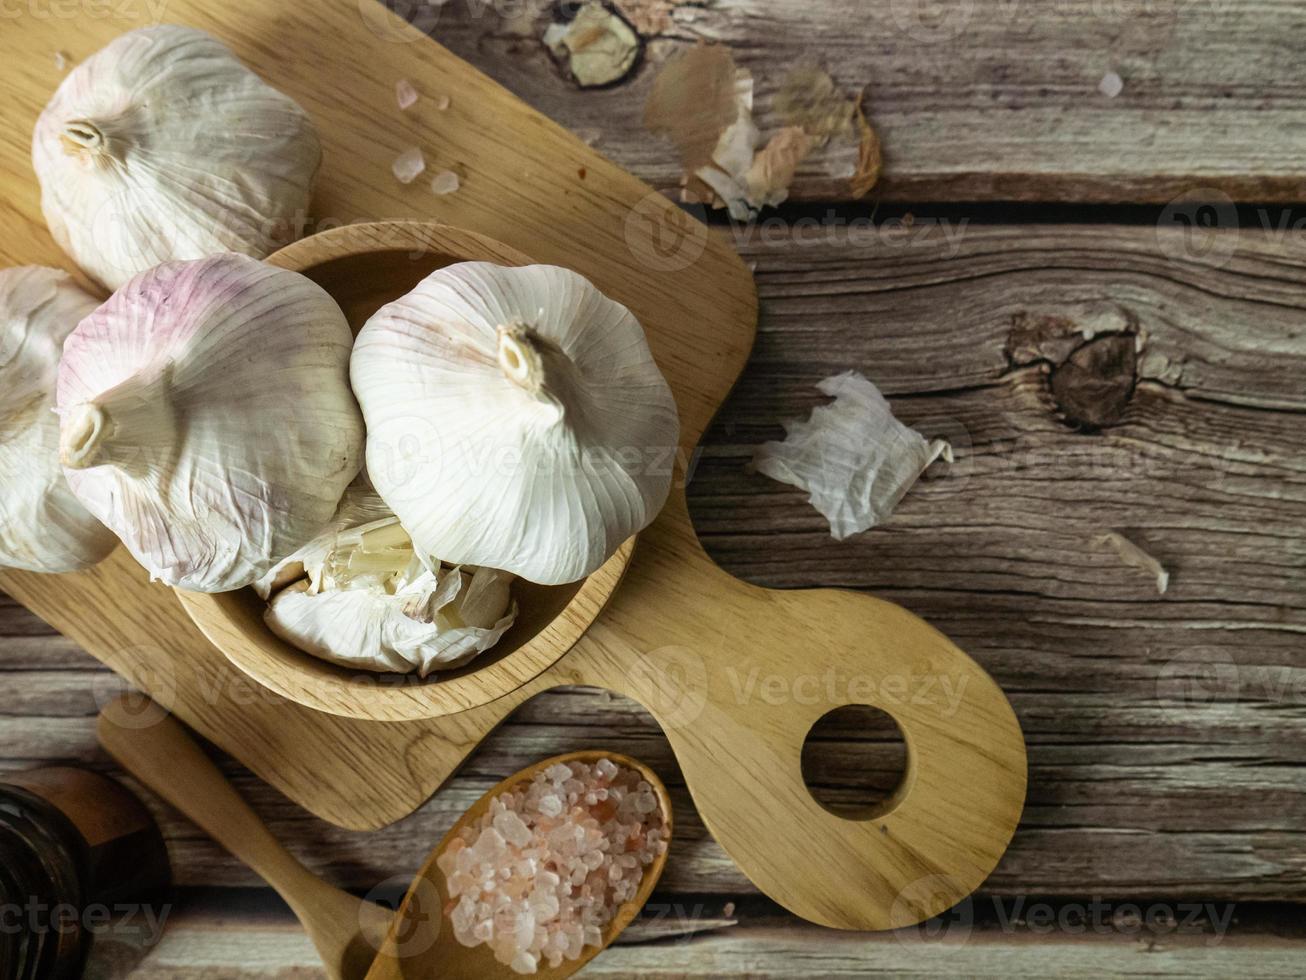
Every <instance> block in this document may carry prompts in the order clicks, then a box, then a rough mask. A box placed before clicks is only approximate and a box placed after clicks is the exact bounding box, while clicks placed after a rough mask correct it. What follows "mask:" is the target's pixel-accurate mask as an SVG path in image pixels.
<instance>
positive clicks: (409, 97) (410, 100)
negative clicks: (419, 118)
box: [395, 78, 417, 109]
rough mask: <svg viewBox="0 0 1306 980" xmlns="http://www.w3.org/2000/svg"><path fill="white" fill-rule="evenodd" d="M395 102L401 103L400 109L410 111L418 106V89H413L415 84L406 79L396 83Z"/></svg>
mask: <svg viewBox="0 0 1306 980" xmlns="http://www.w3.org/2000/svg"><path fill="white" fill-rule="evenodd" d="M395 101H396V102H398V103H399V108H400V109H410V108H412V107H413V106H414V105H416V104H417V89H415V88H413V83H412V82H410V81H409V80H408V79H406V78H401V79H399V81H397V82H395Z"/></svg>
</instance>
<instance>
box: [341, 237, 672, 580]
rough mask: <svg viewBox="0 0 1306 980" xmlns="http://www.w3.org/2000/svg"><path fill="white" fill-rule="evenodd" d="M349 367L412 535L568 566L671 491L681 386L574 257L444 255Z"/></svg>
mask: <svg viewBox="0 0 1306 980" xmlns="http://www.w3.org/2000/svg"><path fill="white" fill-rule="evenodd" d="M350 376H351V378H352V381H353V385H354V392H355V394H356V395H357V396H358V400H359V403H360V404H361V405H362V407H363V415H364V418H365V419H366V420H367V426H368V437H367V464H368V472H369V474H370V476H371V478H372V482H373V483H374V485H375V486H376V489H377V490H378V492H379V493H380V494H381V496H382V498H383V499H384V500H385V501H386V503H387V504H389V505H390V507H391V509H392V510H393V511H394V512H395V514H397V515H398V517H399V519H400V521H401V522H402V523H403V526H404V527H405V528H406V529H407V530H408V532H409V533H410V534H411V535H412V536H413V541H414V543H415V544H416V545H417V549H418V551H419V552H422V553H426V554H432V555H439V556H440V558H442V559H443V560H444V561H447V562H450V563H452V564H459V565H475V566H488V567H491V568H501V569H504V570H506V571H509V572H512V573H514V574H516V575H520V576H521V577H523V578H525V579H528V580H530V581H532V582H539V583H541V584H544V585H557V584H562V583H565V582H574V581H576V580H577V579H580V578H583V577H585V576H586V575H589V574H590V573H592V572H593V571H594V570H595V569H597V568H598V567H599V566H600V565H602V564H603V562H604V561H606V560H607V559H608V558H609V557H610V556H611V555H612V554H613V552H615V551H616V549H617V548H618V547H619V546H620V545H621V543H622V542H623V541H624V540H626V539H627V538H628V537H630V536H631V535H632V534H635V533H636V532H637V531H639V530H641V529H642V528H644V527H645V526H646V525H647V524H648V523H649V522H650V521H652V520H653V518H654V517H655V516H656V515H657V513H658V511H659V510H660V509H661V507H662V505H663V504H664V503H665V501H666V497H667V493H668V491H669V489H670V486H671V477H672V471H673V464H674V459H675V449H676V444H677V440H678V437H679V429H680V422H679V418H678V416H677V415H676V405H675V400H674V398H673V397H672V394H671V390H670V388H669V387H668V386H667V382H666V380H665V379H664V378H663V377H662V374H661V373H660V372H659V371H658V368H657V365H656V364H655V363H654V361H653V356H652V354H651V353H650V351H649V347H648V342H647V340H646V339H645V336H644V330H643V328H642V327H641V326H640V324H639V321H637V320H636V319H635V317H634V315H632V314H631V312H630V311H629V310H628V309H626V308H625V307H624V306H622V305H621V304H619V303H617V302H615V301H613V300H611V299H609V298H607V297H606V296H604V295H603V294H602V293H601V292H599V291H598V289H596V288H595V287H594V286H593V285H592V284H591V283H590V282H589V281H588V280H587V279H585V278H584V277H582V276H580V275H578V274H577V273H575V272H572V271H570V270H568V269H562V268H558V267H556V266H543V265H536V266H527V267H524V268H504V267H500V266H496V265H492V264H489V263H484V262H465V263H460V264H458V265H452V266H449V267H448V268H445V269H441V270H438V271H437V272H435V273H433V274H431V275H430V276H428V277H427V278H426V279H424V280H423V281H422V282H421V283H420V284H418V286H417V287H416V288H415V289H414V290H413V291H412V292H410V293H408V295H406V296H404V297H402V298H400V299H398V300H396V301H395V302H393V303H390V304H389V305H387V306H384V307H382V308H381V309H380V310H379V311H377V313H376V314H375V315H374V316H373V317H372V318H371V319H370V320H369V321H368V322H367V324H366V325H365V326H364V328H363V330H362V331H361V332H360V333H359V336H358V341H357V343H356V344H355V347H354V355H353V359H352V361H351V366H350Z"/></svg>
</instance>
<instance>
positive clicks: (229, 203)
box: [32, 24, 322, 289]
mask: <svg viewBox="0 0 1306 980" xmlns="http://www.w3.org/2000/svg"><path fill="white" fill-rule="evenodd" d="M321 159H322V151H321V146H320V144H319V142H318V138H317V134H316V132H315V131H314V129H313V124H312V122H311V120H310V119H309V118H308V116H307V114H306V113H305V112H304V110H303V109H301V108H300V107H299V105H297V104H296V103H295V102H294V100H292V99H290V98H289V97H288V96H285V95H282V94H281V93H280V92H278V91H277V90H276V89H274V88H272V87H271V86H269V85H267V84H266V83H265V82H263V80H262V79H260V78H259V77H258V76H257V75H255V74H254V73H253V72H252V71H250V70H249V69H248V68H246V67H245V66H244V65H243V64H241V63H240V61H239V60H237V58H236V56H235V55H233V54H232V53H231V51H230V50H229V49H228V48H227V47H226V46H225V45H223V44H222V43H221V42H220V41H218V40H217V39H216V38H214V37H212V36H211V35H209V34H206V33H204V32H203V31H199V30H195V29H194V28H190V27H177V26H175V25H171V24H165V25H161V26H157V27H147V28H143V29H141V30H137V31H132V32H130V33H128V34H124V35H122V36H121V37H118V38H116V39H115V40H114V41H113V42H111V43H110V44H109V45H108V46H107V47H105V48H103V49H102V50H100V51H99V52H97V53H96V54H94V55H92V56H91V57H90V58H89V59H87V60H86V61H84V62H82V63H81V64H80V65H78V66H77V67H76V68H75V69H73V71H72V72H71V73H69V75H68V77H67V78H65V79H64V81H63V84H61V85H60V86H59V89H58V91H56V92H55V94H54V97H53V98H52V99H51V100H50V103H49V105H47V106H46V107H45V111H44V112H42V113H41V116H40V118H39V119H38V120H37V123H36V131H35V133H34V135H33V139H32V160H33V164H34V165H35V168H36V175H37V177H38V179H39V180H40V182H41V207H42V210H43V211H44V212H45V219H46V223H47V224H48V225H49V226H50V231H51V232H52V233H53V235H54V237H55V240H56V241H58V242H59V244H60V246H62V247H63V249H64V251H66V252H67V253H68V254H69V255H70V256H72V258H73V259H74V260H75V261H76V262H77V264H78V265H80V266H81V267H82V269H84V270H85V271H86V273H87V274H88V275H90V276H91V277H93V278H94V279H97V280H98V281H99V282H101V283H102V284H103V285H105V286H107V287H109V288H110V289H117V288H118V287H119V286H121V285H122V284H123V283H124V282H126V281H127V280H128V279H130V278H131V277H132V276H134V275H136V274H137V273H139V272H144V271H145V270H147V269H150V268H152V267H153V266H155V265H158V264H159V263H160V262H166V261H169V260H172V259H194V258H202V257H204V256H206V255H212V254H214V253H217V252H228V251H230V252H240V253H242V254H245V255H250V256H253V257H255V258H262V257H263V256H265V255H268V254H269V253H271V252H272V251H274V250H275V249H276V248H277V247H278V246H279V245H281V244H285V241H287V240H289V239H290V238H291V237H293V236H292V235H291V228H292V227H294V226H295V225H296V224H297V223H298V222H299V221H301V220H302V219H303V216H304V213H305V211H306V210H307V208H308V203H309V197H310V195H311V192H312V183H313V178H314V176H315V175H316V174H317V169H318V166H319V164H320V163H321Z"/></svg>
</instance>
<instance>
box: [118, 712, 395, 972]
mask: <svg viewBox="0 0 1306 980" xmlns="http://www.w3.org/2000/svg"><path fill="white" fill-rule="evenodd" d="M129 698H130V702H131V707H128V704H127V702H128V699H129ZM140 707H141V699H140V696H139V695H124V696H123V697H122V698H119V699H118V700H117V701H114V702H113V703H111V704H109V705H107V706H106V707H105V708H104V710H103V711H101V712H100V719H99V725H98V733H99V737H100V744H101V745H103V746H104V748H105V749H106V750H107V751H108V752H109V754H110V755H112V756H113V757H114V758H115V759H117V760H118V762H120V763H121V764H122V766H123V768H125V769H126V770H127V771H128V772H129V773H131V774H132V775H133V776H135V777H136V778H137V779H138V780H139V781H140V782H141V783H143V784H144V785H146V786H148V787H149V788H150V789H152V790H153V791H154V792H155V793H157V794H158V795H159V796H161V797H163V799H165V800H167V801H168V802H169V803H171V804H172V805H173V806H175V807H176V808H177V809H178V810H180V811H181V812H182V813H184V814H185V815H186V816H188V817H189V818H190V819H191V820H193V821H194V822H195V823H196V824H198V825H199V827H200V828H201V829H203V830H204V831H205V832H206V833H208V834H209V836H211V837H212V838H213V839H214V840H216V841H217V842H218V843H219V844H221V845H222V846H223V847H225V848H226V849H227V850H228V851H230V852H231V853H232V854H234V855H235V856H236V857H237V858H239V859H240V860H241V861H243V862H244V863H245V864H247V865H248V866H249V867H250V868H252V869H253V870H254V871H255V872H257V873H258V874H259V875H260V876H261V877H262V878H263V879H264V880H265V881H266V882H267V883H268V884H269V885H271V886H272V887H273V888H275V889H276V890H277V893H278V894H279V895H280V896H281V897H282V898H284V899H285V900H286V904H288V905H289V906H290V908H291V909H292V910H293V911H294V913H295V915H296V916H297V917H298V918H299V921H300V922H301V923H302V924H303V926H304V929H305V930H306V931H307V932H308V936H309V939H311V940H312V941H313V945H314V946H316V947H317V951H318V953H319V954H321V956H322V962H323V963H324V964H325V965H326V971H327V975H328V976H329V977H330V978H331V980H361V978H362V977H363V976H364V975H365V974H366V973H367V970H368V967H369V966H370V965H371V963H372V960H373V959H374V958H375V956H376V950H377V949H378V948H379V947H380V945H381V941H382V939H384V938H385V936H386V934H387V932H388V930H389V927H390V923H391V919H392V918H393V915H392V913H391V912H390V911H389V910H388V909H385V908H382V907H381V906H379V905H374V904H372V903H371V902H364V901H362V900H360V899H358V898H355V897H354V896H353V895H350V894H349V893H347V892H343V891H341V890H340V889H338V888H333V887H332V886H330V885H328V884H327V883H326V882H324V881H322V880H321V879H320V878H318V877H317V876H316V875H314V874H313V873H312V872H310V871H309V870H308V869H307V868H305V867H304V866H303V865H302V864H300V863H299V862H298V861H296V860H295V859H294V858H293V857H292V856H291V855H290V853H289V852H287V851H286V849H285V848H284V847H282V846H281V844H280V843H279V842H278V841H277V839H276V838H275V837H273V836H272V834H271V833H270V832H269V831H268V829H267V827H265V826H264V825H263V822H262V821H261V820H259V818H258V816H257V815H256V814H255V813H254V811H253V810H251V809H250V808H249V806H248V805H247V804H246V803H245V801H244V800H242V799H241V798H240V797H239V796H238V795H237V794H236V791H235V790H234V789H233V788H232V787H231V784H230V783H228V782H227V781H226V779H224V778H223V776H222V773H221V772H219V771H218V768H217V767H216V766H215V765H214V764H213V763H212V762H210V761H209V759H208V757H207V756H206V755H205V754H204V753H203V752H202V751H201V750H200V747H199V746H198V745H196V744H195V742H194V741H193V740H192V739H191V737H190V736H189V735H188V734H186V730H185V729H184V728H182V727H181V725H180V724H178V723H177V722H176V721H174V720H173V719H172V718H170V717H167V716H166V715H163V714H162V712H150V713H149V714H148V715H147V716H143V715H142V714H141V713H140ZM143 717H148V718H149V723H148V725H143V724H142V723H141V719H142V718H143Z"/></svg>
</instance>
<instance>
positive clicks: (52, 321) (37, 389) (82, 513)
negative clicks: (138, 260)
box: [0, 266, 118, 572]
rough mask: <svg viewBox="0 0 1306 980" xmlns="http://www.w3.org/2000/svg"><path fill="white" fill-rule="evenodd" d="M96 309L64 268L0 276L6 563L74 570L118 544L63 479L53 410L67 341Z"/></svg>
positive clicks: (0, 548)
mask: <svg viewBox="0 0 1306 980" xmlns="http://www.w3.org/2000/svg"><path fill="white" fill-rule="evenodd" d="M97 305H99V304H98V301H97V300H95V299H94V298H93V297H91V296H90V295H89V294H87V293H85V292H83V291H82V289H81V288H80V287H78V286H77V284H76V283H74V282H73V281H72V278H71V277H70V276H69V275H68V274H67V273H66V272H63V271H61V270H59V269H44V268H41V267H39V266H23V267H21V268H15V269H5V270H3V271H0V565H4V566H8V567H10V568H21V569H24V570H26V571H29V572H72V571H77V570H78V569H82V568H87V567H89V566H91V565H94V564H95V563H96V562H98V561H100V560H101V559H102V558H104V557H105V556H107V555H108V554H109V552H110V551H112V550H113V548H114V546H115V545H116V544H117V543H118V542H117V541H116V540H115V538H114V536H113V534H112V533H110V531H109V529H108V528H106V527H105V526H104V525H103V524H101V523H100V522H99V521H97V520H96V519H95V518H94V517H93V516H92V515H91V512H90V511H88V510H87V509H86V508H85V507H83V506H82V505H81V503H79V502H78V500H77V498H76V497H74V496H73V492H72V490H71V489H70V488H69V487H68V483H67V482H66V481H65V480H64V475H63V470H62V468H60V466H59V417H58V416H57V415H55V413H54V387H55V377H56V374H57V372H58V369H59V355H60V353H61V352H62V350H63V342H64V338H65V337H67V336H68V334H70V333H71V332H72V330H73V328H74V327H76V326H77V323H78V321H79V320H81V319H82V318H83V317H84V316H86V315H87V314H89V313H90V312H91V311H92V310H94V309H95V307H96V306H97Z"/></svg>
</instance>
